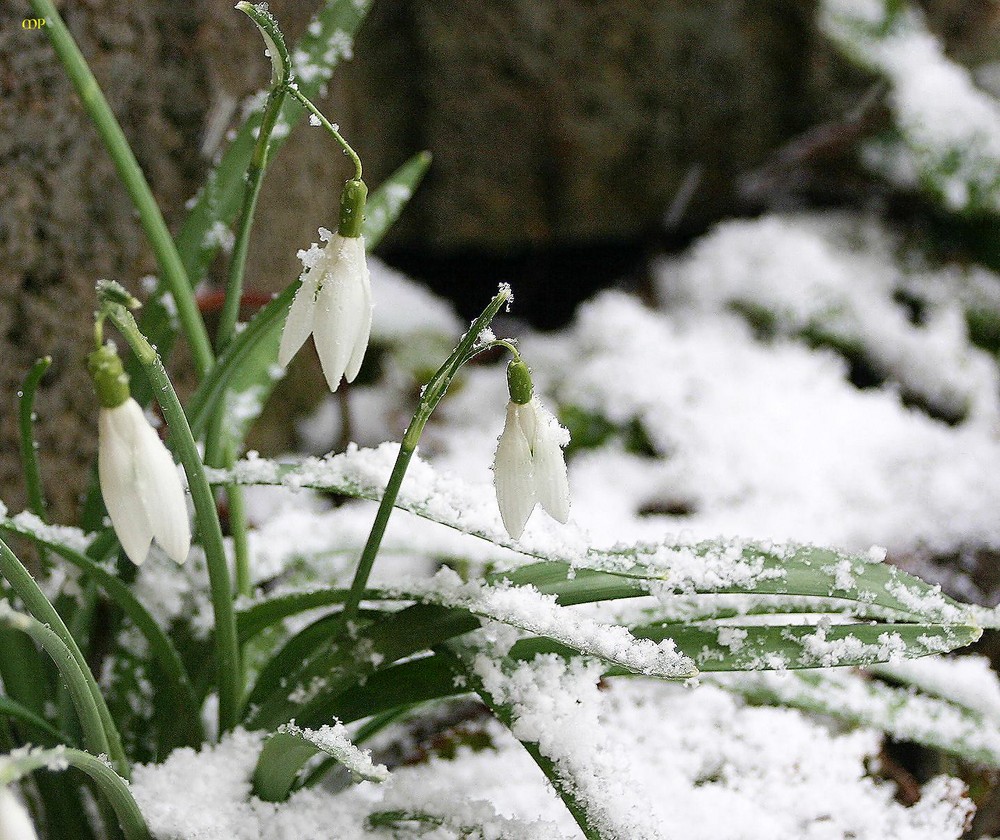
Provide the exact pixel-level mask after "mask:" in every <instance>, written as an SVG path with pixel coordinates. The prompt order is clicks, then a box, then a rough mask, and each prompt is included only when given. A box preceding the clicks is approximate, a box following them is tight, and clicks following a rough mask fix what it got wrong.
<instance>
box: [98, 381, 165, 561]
mask: <svg viewBox="0 0 1000 840" xmlns="http://www.w3.org/2000/svg"><path fill="white" fill-rule="evenodd" d="M140 423H141V424H142V425H143V426H146V427H147V428H148V425H149V424H148V423H146V418H145V417H144V416H143V414H142V409H141V408H139V404H138V403H137V402H136V401H135V400H133V399H132V398H131V397H130V398H129V399H127V400H126V401H125V402H124V403H122V404H121V405H120V406H117V407H116V408H102V409H101V411H100V414H99V416H98V443H97V476H98V479H99V481H100V484H101V495H102V496H103V497H104V505H105V507H106V508H107V509H108V516H110V517H111V524H112V526H113V527H114V529H115V533H116V534H117V535H118V542H120V543H121V545H122V549H123V550H124V551H125V553H126V554H127V555H128V558H129V560H131V561H132V562H133V563H135V564H136V565H138V564H140V563H142V561H143V560H145V559H146V555H147V554H148V553H149V545H150V543H151V542H152V541H153V529H152V526H151V525H150V523H149V520H148V519H147V517H146V509H145V507H144V506H143V503H142V500H141V498H140V496H139V493H138V489H137V481H136V471H135V470H136V460H135V449H136V430H137V429H139V428H140V426H139V425H137V424H140Z"/></svg>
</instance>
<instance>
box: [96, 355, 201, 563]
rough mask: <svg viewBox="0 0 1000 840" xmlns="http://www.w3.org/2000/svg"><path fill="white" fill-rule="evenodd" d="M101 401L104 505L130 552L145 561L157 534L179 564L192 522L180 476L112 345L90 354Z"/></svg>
mask: <svg viewBox="0 0 1000 840" xmlns="http://www.w3.org/2000/svg"><path fill="white" fill-rule="evenodd" d="M87 367H88V369H89V371H90V375H91V377H92V378H93V380H94V389H95V390H96V391H97V397H98V400H99V401H100V403H101V409H100V415H99V417H98V444H97V473H98V478H99V480H100V485H101V494H102V495H103V496H104V504H105V506H106V507H107V509H108V515H109V516H110V517H111V524H112V525H113V526H114V529H115V533H116V534H117V535H118V540H119V542H120V543H121V545H122V549H124V551H125V554H127V555H128V558H129V559H130V560H131V561H132V562H133V563H135V564H137V565H138V564H139V563H142V562H143V560H145V559H146V555H147V554H148V553H149V547H150V545H151V544H152V542H153V539H154V538H155V539H156V541H157V542H158V543H159V544H160V546H161V547H162V548H163V550H164V551H166V553H167V555H168V556H170V557H171V558H172V559H174V560H176V561H177V562H178V563H183V562H184V561H185V560H186V559H187V555H188V551H189V549H190V548H191V526H190V523H189V522H188V513H187V504H186V502H185V499H184V488H183V486H182V485H181V480H180V475H179V474H178V472H177V467H176V466H175V465H174V461H173V459H172V458H171V457H170V453H169V452H168V451H167V448H166V447H165V446H164V445H163V442H162V441H161V440H160V438H159V436H158V435H157V434H156V431H155V430H154V429H153V427H152V426H150V424H149V421H147V420H146V417H145V415H144V414H143V411H142V408H140V406H139V404H138V403H137V402H136V401H135V400H134V399H132V397H131V395H130V393H129V387H128V377H127V375H126V374H125V372H124V370H123V368H122V362H121V359H120V358H119V356H118V353H117V351H116V350H115V348H114V345H113V344H110V343H109V344H104V345H102V346H100V347H98V349H97V350H95V351H94V352H93V353H91V354H90V356H89V357H88V359H87Z"/></svg>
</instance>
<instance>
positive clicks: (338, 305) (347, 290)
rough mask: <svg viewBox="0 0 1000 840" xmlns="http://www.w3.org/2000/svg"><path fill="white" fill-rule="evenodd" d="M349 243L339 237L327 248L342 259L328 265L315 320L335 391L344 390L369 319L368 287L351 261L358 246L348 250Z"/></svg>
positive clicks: (321, 355) (316, 338)
mask: <svg viewBox="0 0 1000 840" xmlns="http://www.w3.org/2000/svg"><path fill="white" fill-rule="evenodd" d="M349 241H350V240H345V239H344V237H342V236H339V235H337V236H334V237H333V239H331V240H330V243H329V244H328V245H327V246H326V247H327V250H329V249H331V248H338V251H337V254H338V257H337V259H336V260H331V262H329V263H328V264H327V272H326V276H325V277H324V278H323V285H322V286H321V288H320V290H319V296H318V297H317V298H316V312H315V315H314V316H313V341H314V342H315V343H316V352H317V353H318V354H319V361H320V365H321V366H322V368H323V375H324V376H325V377H326V383H327V385H329V387H330V390H331V391H336V390H337V388H338V387H339V386H340V380H341V378H342V377H343V375H344V371H345V370H346V369H347V363H348V361H349V360H350V358H351V356H352V354H353V352H354V346H355V343H356V341H357V338H358V333H359V332H360V330H361V328H362V325H363V323H364V317H365V312H364V309H365V292H364V287H363V284H362V282H361V278H360V276H359V273H358V266H357V262H356V261H355V260H354V259H352V258H351V257H352V256H353V248H354V246H353V245H347V246H344V243H345V242H349Z"/></svg>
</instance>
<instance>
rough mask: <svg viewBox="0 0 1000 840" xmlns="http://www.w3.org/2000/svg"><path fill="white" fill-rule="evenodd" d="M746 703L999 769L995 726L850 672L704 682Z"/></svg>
mask: <svg viewBox="0 0 1000 840" xmlns="http://www.w3.org/2000/svg"><path fill="white" fill-rule="evenodd" d="M705 679H706V680H707V681H709V682H712V683H713V684H715V685H719V686H720V687H722V688H724V689H726V690H727V691H731V692H733V693H735V694H739V695H741V696H742V697H745V698H746V699H747V700H749V701H750V702H752V703H760V704H766V705H777V706H788V707H790V708H793V709H801V710H803V711H807V712H816V713H818V714H823V715H830V716H831V717H834V718H837V719H838V720H843V721H846V722H847V723H851V724H853V725H857V726H870V727H874V728H876V729H880V730H882V731H883V732H885V733H887V734H888V735H890V736H892V737H893V738H895V739H896V740H898V741H912V742H914V743H917V744H922V745H924V746H928V747H933V748H934V749H938V750H943V751H944V752H947V753H950V754H952V755H957V756H959V757H961V758H963V759H965V760H967V761H972V762H975V763H979V764H984V765H986V766H988V767H996V768H1000V726H998V724H997V722H996V721H994V720H991V719H987V718H985V717H984V716H983V715H981V714H978V713H976V712H973V711H971V710H969V709H964V708H962V707H961V706H959V705H957V704H955V703H951V702H949V701H947V700H943V699H941V698H938V697H931V696H928V695H926V694H922V693H916V692H914V691H913V690H912V689H910V688H894V687H891V686H888V685H886V684H885V683H883V682H880V681H878V680H872V679H868V678H866V677H864V676H861V675H859V674H857V673H854V672H851V671H840V670H838V671H824V672H817V671H810V672H796V673H793V674H781V675H773V674H727V675H724V676H723V675H718V676H715V675H712V676H707V677H706V678H705Z"/></svg>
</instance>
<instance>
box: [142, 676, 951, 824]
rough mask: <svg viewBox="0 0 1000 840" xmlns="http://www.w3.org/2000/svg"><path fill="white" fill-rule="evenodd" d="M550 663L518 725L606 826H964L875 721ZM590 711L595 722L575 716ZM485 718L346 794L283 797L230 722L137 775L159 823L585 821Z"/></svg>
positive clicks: (944, 783) (528, 680)
mask: <svg viewBox="0 0 1000 840" xmlns="http://www.w3.org/2000/svg"><path fill="white" fill-rule="evenodd" d="M562 667H563V669H564V670H565V666H562ZM553 668H556V670H558V669H559V666H557V665H556V664H555V663H553V662H546V663H545V667H544V668H543V669H542V673H540V674H535V675H530V674H521V675H520V676H518V677H517V679H516V681H515V682H514V685H515V686H517V688H516V689H513V688H512V689H511V691H512V692H515V691H516V694H515V695H514V696H515V697H516V699H517V701H518V702H519V703H520V704H521V705H520V709H521V713H522V718H521V720H522V721H523V723H521V724H520V726H521V730H520V732H521V734H522V735H537V736H539V737H542V738H543V740H544V739H545V738H546V736H548V737H549V738H552V739H553V741H552V743H553V744H555V745H556V746H558V747H559V748H560V749H561V753H562V759H563V760H564V761H568V762H575V763H576V765H577V766H576V769H577V770H579V769H580V767H584V768H587V767H589V768H590V772H592V773H593V774H594V775H593V776H588V777H587V778H591V779H592V781H591V782H589V784H592V785H593V786H594V794H593V795H594V796H595V797H596V798H597V799H599V800H601V801H602V804H603V807H604V814H603V816H604V818H605V819H606V820H607V821H609V822H610V823H612V824H613V825H615V826H617V828H614V829H611V830H610V831H609V833H608V834H607V836H609V837H627V838H630V839H631V838H639V837H654V838H670V837H677V838H680V837H683V838H685V840H702V838H704V840H716V838H720V837H725V838H731V839H732V840H775V838H788V840H793V838H794V840H834V839H835V838H837V839H838V840H839V838H844V837H853V838H855V840H944V838H957V837H959V836H960V835H961V831H962V826H963V825H964V822H965V817H966V815H967V813H968V807H969V804H968V800H965V799H962V798H961V796H960V789H961V785H959V784H957V783H955V782H950V781H948V780H946V779H945V778H944V777H941V778H939V779H935V780H934V781H932V782H931V783H930V784H928V785H927V786H926V788H925V795H924V799H923V800H922V801H921V803H919V804H918V805H917V806H914V807H912V808H905V807H903V806H901V805H899V804H898V803H897V802H895V801H894V800H893V787H892V786H891V785H889V784H887V783H882V782H878V781H875V780H873V779H871V778H869V777H868V775H867V768H866V765H867V764H868V763H870V762H875V761H877V754H878V750H879V740H880V739H879V735H878V734H877V733H875V732H873V731H871V730H855V731H852V732H845V733H833V732H830V731H829V730H828V729H826V728H825V727H824V726H823V725H822V724H820V723H817V722H816V721H813V720H811V719H809V718H808V717H807V716H805V715H802V714H800V713H798V712H794V711H787V710H781V709H770V708H754V707H750V706H746V705H744V704H743V703H742V702H741V701H740V700H738V699H736V698H734V697H733V696H732V695H730V694H728V693H726V692H724V691H722V690H720V689H718V688H716V687H713V686H709V685H703V686H700V687H698V688H691V689H686V688H682V687H679V686H676V685H667V684H663V683H657V682H648V681H644V680H629V681H625V680H619V681H616V682H614V683H613V684H612V686H611V688H610V689H608V690H605V691H598V690H597V689H596V688H595V687H594V685H593V682H592V678H593V674H588V673H586V671H577V670H574V671H573V672H571V673H562V674H559V673H553ZM553 679H555V680H556V681H557V682H558V681H566V680H569V681H575V682H577V683H580V682H583V683H585V687H586V690H585V691H584V692H583V699H582V703H583V708H582V709H581V708H579V703H578V702H577V701H572V700H571V701H570V704H571V705H574V706H576V707H577V708H575V709H573V710H565V709H564V710H562V711H560V710H559V709H558V708H557V706H558V697H559V694H558V693H555V692H549V693H547V694H546V693H544V692H543V693H542V694H541V695H539V694H538V693H537V692H539V691H540V690H542V689H545V688H546V687H548V688H550V689H551V686H549V685H548V684H549V682H551V680H553ZM564 687H565V686H564ZM575 688H576V690H580V686H579V685H578V686H576V687H575ZM539 702H541V703H542V705H541V706H540V707H538V706H537V704H538V703H539ZM533 703H534V704H535V708H534V710H533V711H534V713H533V714H531V713H530V712H529V707H530V706H531V705H532V704H533ZM581 715H582V716H583V717H584V718H585V719H586V721H587V723H589V724H590V726H579V725H576V726H574V725H573V721H579V720H580V719H581ZM489 732H490V735H491V737H492V739H493V740H494V741H495V743H496V744H497V748H496V750H495V751H494V750H488V751H479V752H473V751H471V750H470V749H469V748H461V749H460V750H459V753H458V755H457V756H456V758H455V759H454V760H448V759H445V758H442V757H437V758H432V759H431V760H430V761H428V762H427V763H425V764H418V765H414V766H408V767H402V768H398V769H396V770H395V771H393V773H392V775H391V777H390V780H389V781H388V782H386V783H384V784H383V785H376V784H373V783H368V782H365V783H362V784H360V785H356V786H353V787H351V788H348V789H346V790H344V791H342V792H341V793H339V794H337V795H330V794H328V793H326V792H324V791H323V790H322V789H319V788H315V789H307V790H303V791H300V792H298V793H296V794H294V795H293V797H292V798H291V799H290V800H289V801H288V802H287V803H282V804H277V805H276V804H271V803H264V802H261V801H259V800H256V799H254V798H253V797H251V796H250V793H249V791H250V781H249V779H250V775H251V773H252V771H253V766H254V762H255V760H256V756H257V753H258V751H259V749H260V744H261V738H260V735H258V734H251V733H245V732H236V733H233V734H231V735H229V736H227V737H226V738H225V739H224V740H223V741H222V742H221V743H220V744H219V745H218V746H215V747H206V748H204V749H203V750H202V751H201V753H198V754H196V753H195V752H194V751H193V750H189V749H185V750H178V751H177V752H175V753H174V754H173V755H171V756H170V758H168V759H167V761H165V762H164V763H163V764H162V765H159V766H147V767H138V768H136V769H135V772H134V774H133V782H132V790H133V793H134V794H135V795H136V798H137V799H138V801H139V804H140V807H141V808H142V810H143V812H144V813H145V814H146V816H147V819H148V820H149V823H150V828H151V829H152V830H153V832H154V834H155V835H156V836H157V837H159V838H185V840H259V838H262V837H266V838H268V840H307V838H309V840H311V839H312V838H316V839H317V840H319V838H329V837H336V838H338V840H352V838H360V837H373V836H375V837H377V836H393V835H391V834H390V833H388V832H378V833H367V832H366V829H365V819H366V818H367V816H368V815H369V814H370V813H372V812H375V811H380V810H392V809H396V808H399V807H401V806H402V807H405V808H407V809H409V810H412V811H423V812H426V813H430V814H433V815H437V816H440V817H443V818H445V819H446V820H447V821H448V822H450V823H451V824H452V825H453V826H454V825H461V824H463V823H465V824H470V823H471V824H473V825H475V824H479V825H482V826H484V831H483V833H482V834H481V835H475V836H482V837H507V838H511V840H515V838H517V839H518V840H530V839H531V838H534V837H538V838H549V839H550V840H557V838H576V837H579V836H580V835H579V829H577V828H576V826H575V824H574V823H573V821H572V819H571V818H570V817H569V814H568V813H567V812H566V811H565V809H564V807H563V805H562V803H561V802H560V801H559V800H558V799H557V798H556V796H555V794H554V793H553V792H552V791H551V789H548V788H547V784H546V782H545V779H544V777H543V776H542V775H541V772H540V771H539V770H538V768H537V767H535V766H534V764H533V762H532V761H531V759H530V758H529V757H528V756H527V754H526V753H525V752H524V751H523V750H522V749H521V747H520V745H519V744H518V743H517V742H516V741H514V740H513V738H512V737H511V736H510V735H508V734H506V733H505V731H504V730H503V729H502V728H501V727H500V726H499V725H496V724H494V725H491V726H490V727H489ZM555 748H556V747H555V746H554V747H553V749H555ZM584 795H587V792H586V791H585V792H584ZM479 802H481V803H483V804H481V805H478V807H475V808H470V805H475V804H477V803H479ZM486 803H492V805H491V806H490V805H487V804H486ZM512 821H515V822H512ZM606 830H608V829H607V828H606ZM504 832H506V833H504ZM399 836H404V837H405V836H415V835H409V834H403V835H399ZM421 836H423V837H432V838H438V840H445V838H449V839H450V838H457V837H460V836H461V834H459V833H458V832H457V831H455V830H454V829H453V828H447V827H445V828H441V829H438V830H436V831H434V832H431V833H429V834H425V835H421Z"/></svg>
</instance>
